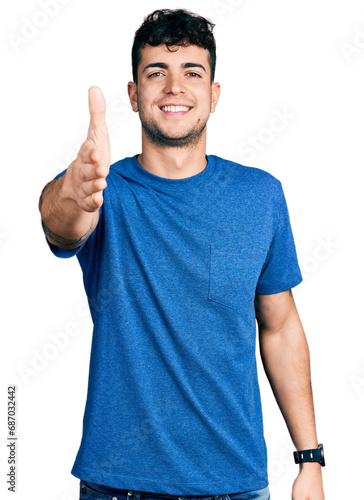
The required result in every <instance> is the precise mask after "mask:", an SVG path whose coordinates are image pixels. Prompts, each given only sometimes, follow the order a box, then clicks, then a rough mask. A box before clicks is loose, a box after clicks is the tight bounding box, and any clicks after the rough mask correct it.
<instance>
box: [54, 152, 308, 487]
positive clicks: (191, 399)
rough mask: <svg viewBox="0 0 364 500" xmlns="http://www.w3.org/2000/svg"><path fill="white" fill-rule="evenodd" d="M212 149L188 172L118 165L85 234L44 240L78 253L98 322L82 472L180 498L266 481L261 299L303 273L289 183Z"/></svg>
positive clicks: (133, 162)
mask: <svg viewBox="0 0 364 500" xmlns="http://www.w3.org/2000/svg"><path fill="white" fill-rule="evenodd" d="M206 158H207V160H208V162H207V166H206V167H205V169H204V170H203V171H202V172H200V173H199V174H197V175H194V176H192V177H188V178H184V179H167V178H163V177H159V176H156V175H154V174H152V173H150V172H148V171H147V170H145V169H144V168H143V167H142V166H141V165H140V164H139V163H138V160H137V155H135V156H134V157H131V158H125V159H123V160H121V161H118V162H116V163H114V164H113V165H111V167H110V173H109V175H108V178H107V188H106V189H105V190H104V203H103V205H102V207H101V208H100V218H99V223H98V225H97V227H96V229H95V230H94V232H93V233H92V234H91V236H90V237H89V238H88V240H87V241H86V242H85V243H84V244H83V245H82V246H80V247H78V248H77V249H74V250H62V249H60V248H58V247H54V246H53V245H50V248H51V249H52V251H53V252H54V254H55V255H57V256H58V257H71V256H73V255H77V259H78V261H79V263H80V265H81V268H82V271H83V280H84V285H85V290H86V293H87V296H88V301H89V306H90V311H91V315H92V319H93V323H94V330H93V338H92V347H91V359H90V372H89V385H88V393H87V401H86V407H85V414H84V420H83V434H82V440H81V444H80V448H79V451H78V454H77V457H76V460H75V463H74V465H73V468H72V471H71V472H72V474H73V475H74V476H76V477H77V478H80V479H84V480H85V481H90V482H93V483H99V484H103V485H106V486H110V487H113V488H123V489H131V490H141V491H149V492H155V493H167V494H172V495H179V494H181V495H210V494H212V495H213V494H222V493H237V492H242V491H249V490H256V489H260V488H264V487H266V486H267V485H268V476H267V453H266V444H265V440H264V434H263V421H262V409H261V400H260V392H259V386H258V378H257V367H256V357H255V348H256V333H257V332H256V318H255V309H254V298H255V293H260V294H273V293H278V292H282V291H284V290H288V289H290V288H293V287H295V286H296V285H298V284H299V283H300V282H301V281H302V276H301V272H300V269H299V265H298V261H297V255H296V249H295V243H294V239H293V235H292V230H291V225H290V220H289V214H288V209H287V205H286V201H285V196H284V193H283V189H282V185H281V182H280V181H279V180H277V179H276V178H275V177H274V176H273V175H271V174H269V173H268V172H266V171H264V170H261V169H258V168H253V167H247V166H243V165H239V164H237V163H234V162H231V161H227V160H224V159H222V158H219V157H218V156H214V155H208V156H207V157H206ZM62 174H63V172H62V173H61V174H60V175H62Z"/></svg>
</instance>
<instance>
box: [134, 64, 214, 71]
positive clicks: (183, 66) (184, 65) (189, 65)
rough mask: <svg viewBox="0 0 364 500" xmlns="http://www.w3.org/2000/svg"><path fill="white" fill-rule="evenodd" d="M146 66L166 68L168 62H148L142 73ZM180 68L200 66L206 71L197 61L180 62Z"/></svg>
mask: <svg viewBox="0 0 364 500" xmlns="http://www.w3.org/2000/svg"><path fill="white" fill-rule="evenodd" d="M148 68H162V69H168V64H166V63H162V62H157V63H152V64H148V65H147V66H146V67H145V68H144V69H143V73H144V71H146V70H147V69H148ZM181 68H182V69H186V68H202V69H203V70H204V72H205V73H206V69H205V68H204V66H202V64H198V63H193V62H188V63H182V64H181Z"/></svg>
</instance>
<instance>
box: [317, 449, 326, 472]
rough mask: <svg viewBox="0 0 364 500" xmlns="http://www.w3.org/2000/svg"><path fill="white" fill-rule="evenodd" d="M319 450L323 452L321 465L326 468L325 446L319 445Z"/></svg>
mask: <svg viewBox="0 0 364 500" xmlns="http://www.w3.org/2000/svg"><path fill="white" fill-rule="evenodd" d="M318 447H319V449H320V451H321V461H320V464H321V465H322V466H323V467H324V466H325V455H324V446H323V444H319V446H318Z"/></svg>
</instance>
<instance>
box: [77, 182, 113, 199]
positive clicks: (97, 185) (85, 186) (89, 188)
mask: <svg viewBox="0 0 364 500" xmlns="http://www.w3.org/2000/svg"><path fill="white" fill-rule="evenodd" d="M106 186H107V182H106V180H105V179H103V178H102V179H95V180H93V181H88V182H83V183H82V186H81V189H82V191H83V193H84V194H85V195H86V196H90V195H92V194H94V193H97V192H98V191H103V190H104V189H105V188H106Z"/></svg>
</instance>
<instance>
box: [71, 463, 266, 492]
mask: <svg viewBox="0 0 364 500" xmlns="http://www.w3.org/2000/svg"><path fill="white" fill-rule="evenodd" d="M71 474H72V475H73V476H75V477H77V478H78V479H80V480H84V481H89V482H92V483H97V484H102V485H104V486H108V487H111V488H117V489H125V490H131V491H147V492H150V493H163V494H167V495H191V496H192V495H222V494H233V493H241V492H248V491H256V490H260V489H263V488H266V487H267V486H269V482H268V478H267V479H266V480H265V481H263V482H258V483H255V484H251V483H237V484H235V485H231V484H230V486H227V485H226V483H222V482H216V483H211V481H209V490H206V485H204V484H202V483H184V484H179V483H175V484H174V485H170V486H168V485H164V486H161V483H160V481H156V480H153V479H145V478H139V477H131V478H130V477H127V476H122V475H120V474H111V473H108V472H105V471H102V470H100V469H97V470H95V469H89V468H88V467H80V466H77V465H74V466H73V468H72V470H71ZM227 490H228V491H227Z"/></svg>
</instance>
